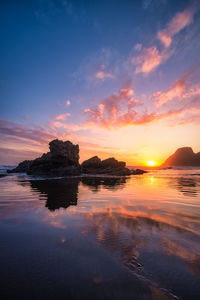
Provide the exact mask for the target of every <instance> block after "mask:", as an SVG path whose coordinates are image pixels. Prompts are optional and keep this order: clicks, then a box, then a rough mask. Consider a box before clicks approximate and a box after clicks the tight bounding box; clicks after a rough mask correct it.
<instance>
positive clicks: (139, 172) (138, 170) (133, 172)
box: [131, 169, 147, 175]
mask: <svg viewBox="0 0 200 300" xmlns="http://www.w3.org/2000/svg"><path fill="white" fill-rule="evenodd" d="M144 173H147V171H144V170H141V169H135V170H131V175H142V174H144Z"/></svg>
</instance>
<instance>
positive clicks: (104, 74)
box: [95, 71, 114, 80]
mask: <svg viewBox="0 0 200 300" xmlns="http://www.w3.org/2000/svg"><path fill="white" fill-rule="evenodd" d="M95 77H96V78H98V79H102V80H104V79H106V78H114V75H113V74H111V73H109V72H105V71H98V72H96V74H95Z"/></svg>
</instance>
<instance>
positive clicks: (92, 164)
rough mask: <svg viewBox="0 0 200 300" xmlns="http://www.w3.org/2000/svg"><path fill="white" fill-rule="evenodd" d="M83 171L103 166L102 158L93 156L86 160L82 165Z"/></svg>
mask: <svg viewBox="0 0 200 300" xmlns="http://www.w3.org/2000/svg"><path fill="white" fill-rule="evenodd" d="M81 167H82V170H83V172H84V171H85V172H86V171H87V170H88V169H98V168H101V159H100V158H99V157H98V156H93V157H91V158H89V159H88V160H85V161H84V162H83V163H82V165H81Z"/></svg>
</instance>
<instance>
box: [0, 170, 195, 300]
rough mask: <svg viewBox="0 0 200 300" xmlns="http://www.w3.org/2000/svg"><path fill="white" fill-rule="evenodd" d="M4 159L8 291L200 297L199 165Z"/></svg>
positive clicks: (2, 251) (2, 249)
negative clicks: (72, 168)
mask: <svg viewBox="0 0 200 300" xmlns="http://www.w3.org/2000/svg"><path fill="white" fill-rule="evenodd" d="M9 168H11V167H9V166H1V167H0V241H1V242H0V274H1V275H0V282H1V292H0V295H1V296H0V297H1V299H2V300H7V299H20V300H21V299H26V300H27V299H28V300H32V299H35V300H40V299H48V300H51V299H52V300H53V299H55V300H57V299H66V300H71V299H73V300H77V299H78V300H79V299H81V300H90V299H91V300H96V299H97V300H98V299H99V300H104V299H105V300H107V299H122V300H125V299H130V300H134V299H154V300H157V299H158V300H160V299H161V300H162V299H164V300H165V299H200V168H185V169H184V168H171V169H150V170H148V173H146V174H143V175H132V176H130V177H127V178H124V177H98V176H82V177H72V178H44V177H34V176H27V175H26V174H23V173H21V174H14V173H12V174H11V173H9V174H8V173H7V172H6V170H7V169H9Z"/></svg>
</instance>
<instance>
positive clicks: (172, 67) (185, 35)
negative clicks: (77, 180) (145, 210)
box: [0, 0, 200, 164]
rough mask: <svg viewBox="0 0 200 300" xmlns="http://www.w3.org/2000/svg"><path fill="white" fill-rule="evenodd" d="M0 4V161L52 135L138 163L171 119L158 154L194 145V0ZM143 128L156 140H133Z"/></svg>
mask: <svg viewBox="0 0 200 300" xmlns="http://www.w3.org/2000/svg"><path fill="white" fill-rule="evenodd" d="M0 6H1V9H0V11H1V46H0V53H1V71H0V73H1V102H0V105H1V113H0V118H1V120H2V121H1V128H0V130H1V131H0V134H1V140H2V141H3V142H2V146H1V155H0V162H1V163H3V162H6V163H15V162H18V161H19V160H20V159H21V158H22V149H24V145H26V147H25V148H26V153H24V157H26V158H29V157H30V158H32V157H33V156H35V155H36V154H37V153H39V152H41V151H43V150H44V151H45V150H47V149H46V147H47V146H45V145H47V144H48V141H49V140H50V139H51V138H56V137H58V138H64V139H71V140H72V141H74V142H77V143H79V144H80V145H82V149H83V150H84V149H85V150H84V154H83V155H82V157H83V158H87V157H88V156H90V155H92V154H93V153H94V152H95V151H96V147H97V146H98V153H99V154H100V156H103V157H108V156H110V155H115V156H117V157H119V158H122V159H124V158H125V157H128V162H129V164H134V163H140V162H143V161H144V160H145V159H146V158H147V153H148V151H149V153H151V156H152V155H153V149H156V145H157V143H156V137H158V136H159V137H160V136H161V137H162V134H161V133H160V131H159V130H158V129H156V130H155V129H153V131H152V126H153V127H155V128H160V126H164V127H163V132H165V131H166V132H168V134H167V135H169V136H170V135H171V132H172V131H171V130H172V129H171V127H172V126H176V130H174V131H173V132H175V131H176V133H174V134H173V135H172V136H171V139H170V138H168V139H167V140H165V139H164V138H163V141H162V143H163V144H164V146H163V148H162V147H161V150H160V152H159V154H158V156H159V157H158V160H159V161H161V160H162V159H163V158H164V156H165V155H167V154H168V152H170V151H172V150H173V149H174V148H176V147H179V146H183V145H185V144H187V145H189V146H190V145H191V146H192V147H193V148H194V150H195V151H199V150H200V149H199V148H200V145H199V142H197V137H198V130H199V122H198V113H199V111H198V108H199V106H198V105H199V101H198V99H196V98H195V99H196V100H195V99H194V97H199V94H198V89H199V83H200V81H199V78H200V74H199V69H198V65H199V64H200V61H199V53H200V21H199V20H200V13H199V11H200V5H199V3H198V1H171V0H160V1H158V0H157V1H156V0H144V1H128V0H126V1H120V0H119V1H111V0H110V1H65V0H58V1H52V0H49V1H47V0H46V1H42V0H40V1H39V0H38V1H20V0H19V1H9V0H8V1H1V4H0ZM195 68H196V69H195ZM183 82H184V83H183ZM177 86H178V88H177ZM122 89H124V91H125V89H126V91H125V92H123V93H122V92H120V90H122ZM170 89H171V90H170ZM179 89H180V91H179ZM164 93H165V94H164ZM113 95H115V97H114V98H112V97H113ZM117 97H118V98H117ZM122 98H123V99H122ZM136 99H137V101H136ZM163 99H164V100H163ZM113 101H114V102H113ZM116 103H117V104H116ZM118 103H119V104H118ZM99 105H100V106H99ZM102 108H103V113H102V111H101V110H102ZM191 109H192V111H193V112H194V113H193V114H192V115H191ZM172 110H173V111H175V113H173V115H172V114H171V111H172ZM177 110H179V112H178V111H177ZM169 113H170V119H169V118H168V116H169ZM166 116H167V118H168V119H167V120H163V119H165V118H166ZM176 116H178V117H176ZM175 119H176V120H177V119H178V123H177V122H175ZM189 120H192V121H191V122H189ZM164 121H165V124H160V122H161V123H163V122H164ZM176 123H177V124H176ZM181 123H182V124H183V123H184V125H182V126H181ZM186 123H187V124H186ZM186 125H187V127H185V126H186ZM156 126H157V127H156ZM16 128H17V130H16ZM166 128H168V131H167V129H166ZM157 130H158V132H157ZM191 130H192V132H193V133H192V136H191V134H189V132H190V131H191ZM148 131H149V132H151V134H152V139H151V140H152V146H147V145H143V144H142V143H141V142H140V141H138V142H137V143H136V144H134V143H130V139H131V140H134V139H136V138H138V137H140V136H141V134H142V136H143V139H145V138H146V135H147V132H148ZM33 132H34V133H36V135H34V134H32V133H33ZM41 132H42V133H41ZM44 132H45V138H44V137H43V134H44ZM29 133H31V134H29ZM187 133H188V136H187ZM175 134H178V135H179V136H181V139H179V138H178V140H177V138H176V137H177V136H176V135H175ZM36 136H38V139H37V138H36ZM40 136H42V138H40ZM121 137H123V138H124V137H126V138H125V140H123V139H122V140H123V145H120V143H119V141H120V140H121ZM165 143H166V144H168V145H169V149H168V152H167V151H166V150H165V149H166V144H165ZM145 147H146V148H147V150H144V149H145ZM148 147H150V148H148ZM148 149H149V150H148ZM7 150H8V151H7ZM6 151H7V152H6ZM9 151H10V152H9ZM24 151H25V150H24ZM145 151H146V152H145ZM8 152H9V153H10V156H9V155H5V153H8ZM143 152H144V154H143V155H141V153H143ZM19 153H20V155H19ZM132 153H134V154H135V158H134V157H133V155H132ZM5 156H6V157H5ZM150 158H151V157H150ZM154 159H156V157H154Z"/></svg>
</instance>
